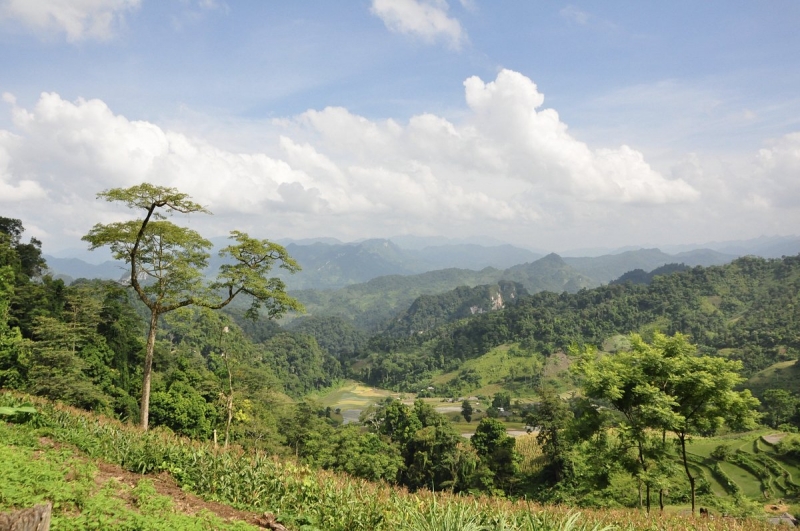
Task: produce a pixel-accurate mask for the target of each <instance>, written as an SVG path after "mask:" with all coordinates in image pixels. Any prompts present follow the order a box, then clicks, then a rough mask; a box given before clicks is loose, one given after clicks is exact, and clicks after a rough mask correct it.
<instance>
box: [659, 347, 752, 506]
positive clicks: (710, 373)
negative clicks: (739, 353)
mask: <svg viewBox="0 0 800 531" xmlns="http://www.w3.org/2000/svg"><path fill="white" fill-rule="evenodd" d="M653 349H654V350H655V351H656V352H660V353H661V355H662V356H663V359H664V360H665V362H666V365H668V366H669V368H670V369H669V370H670V373H671V375H670V379H669V382H668V383H667V385H665V387H664V389H665V392H666V393H668V394H669V395H670V396H671V397H672V398H673V401H672V409H673V412H674V417H673V419H672V424H671V426H670V427H669V429H670V430H671V431H672V432H673V433H675V435H676V436H677V438H678V445H679V447H680V450H681V458H682V460H683V468H684V471H685V472H686V477H687V479H688V480H689V486H690V488H691V495H692V512H694V509H695V477H694V476H693V475H692V472H691V468H690V467H689V463H688V460H687V455H686V441H687V439H688V438H689V436H691V435H693V434H703V435H713V433H714V432H715V431H717V430H718V429H719V428H720V427H721V426H722V424H723V423H727V424H728V425H729V426H730V427H731V428H733V429H747V428H753V427H754V426H755V422H756V419H757V418H758V413H756V411H755V409H756V408H757V407H758V400H757V399H756V398H755V397H753V396H752V395H751V394H750V391H749V390H747V389H746V390H744V391H738V392H737V391H734V387H736V386H737V385H738V384H739V383H741V382H743V381H744V378H742V377H741V376H740V375H739V372H740V371H741V370H742V363H741V362H740V361H731V360H727V359H724V358H718V357H712V356H697V355H696V354H695V350H696V349H695V346H694V345H692V344H690V343H689V341H688V340H687V339H686V336H684V335H682V334H675V336H673V337H666V336H664V335H663V334H656V335H655V337H654V338H653Z"/></svg>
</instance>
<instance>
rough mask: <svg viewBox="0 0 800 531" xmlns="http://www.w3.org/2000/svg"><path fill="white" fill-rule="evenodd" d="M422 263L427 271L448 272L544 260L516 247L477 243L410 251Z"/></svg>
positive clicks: (503, 266)
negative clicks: (440, 270) (455, 269)
mask: <svg viewBox="0 0 800 531" xmlns="http://www.w3.org/2000/svg"><path fill="white" fill-rule="evenodd" d="M409 254H410V255H411V256H414V257H416V259H417V260H418V262H419V263H420V264H421V265H422V266H423V267H424V268H425V269H426V270H427V271H433V270H435V269H447V268H450V267H458V268H462V269H474V270H476V271H478V270H481V269H483V268H485V267H494V268H497V269H506V268H509V267H511V266H513V265H516V264H522V263H524V262H533V261H534V260H538V259H539V258H541V257H542V255H541V254H537V253H534V252H533V251H529V250H527V249H521V248H519V247H514V246H513V245H508V244H504V245H495V246H490V247H487V246H484V245H477V244H474V243H462V244H449V245H438V246H430V247H425V248H423V249H419V250H416V251H409Z"/></svg>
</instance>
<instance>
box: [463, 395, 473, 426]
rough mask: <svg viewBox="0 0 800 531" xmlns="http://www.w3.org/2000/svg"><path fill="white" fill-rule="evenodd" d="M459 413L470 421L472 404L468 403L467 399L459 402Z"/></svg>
mask: <svg viewBox="0 0 800 531" xmlns="http://www.w3.org/2000/svg"><path fill="white" fill-rule="evenodd" d="M461 415H462V416H463V417H464V420H466V421H467V422H472V404H470V403H469V400H464V401H463V402H461Z"/></svg>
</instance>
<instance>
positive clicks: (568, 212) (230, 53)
mask: <svg viewBox="0 0 800 531" xmlns="http://www.w3.org/2000/svg"><path fill="white" fill-rule="evenodd" d="M798 27H800V2H797V1H796V0H770V1H766V2H751V1H738V0H725V1H721V0H717V1H715V0H709V1H706V2H697V1H683V0H674V1H671V2H654V1H652V2H651V1H633V0H630V1H621V0H620V1H617V0H609V1H607V2H602V3H601V2H588V1H587V2H582V1H574V2H569V1H556V0H550V1H532V0H530V1H511V0H493V1H488V0H350V1H338V2H331V1H329V0H298V1H294V2H282V1H265V0H239V1H234V0H0V93H2V101H0V216H5V217H12V218H19V219H21V220H22V222H23V224H24V226H25V227H26V229H27V230H26V236H34V237H36V238H38V239H39V240H41V241H42V242H43V247H44V250H45V252H50V253H53V252H56V251H58V250H63V249H68V248H79V247H85V246H86V244H85V243H83V242H81V241H80V238H81V236H82V235H84V234H86V233H87V232H88V231H89V229H90V228H91V227H92V226H93V225H94V224H95V223H107V222H111V221H116V220H121V219H130V218H131V217H133V216H138V215H139V213H137V212H133V211H130V210H127V209H126V208H125V207H124V206H123V205H118V204H113V203H107V202H105V201H102V200H99V199H97V198H96V194H97V193H98V192H100V191H103V190H107V189H110V188H118V187H129V186H133V185H135V184H138V183H141V182H150V183H153V184H157V185H161V186H167V187H174V188H177V189H178V190H180V191H182V192H186V193H188V194H190V195H191V197H192V198H193V199H195V200H196V201H197V202H199V203H201V204H203V205H205V206H206V207H207V208H208V209H209V210H210V211H212V212H213V215H212V216H206V215H200V214H198V215H192V216H177V217H176V218H175V219H174V221H175V222H176V223H180V224H186V225H187V226H190V227H192V228H194V229H195V230H198V231H199V232H200V233H201V234H203V235H204V236H207V237H217V236H221V235H225V234H227V233H228V231H230V230H234V229H235V230H243V231H246V232H249V233H250V234H251V235H252V236H255V237H259V238H269V239H273V240H274V239H282V238H309V237H323V236H324V237H335V238H339V239H341V240H343V241H354V240H359V239H364V238H385V237H391V236H396V235H409V234H410V235H418V236H444V237H447V238H452V239H454V240H458V239H469V238H476V237H484V236H490V237H492V238H494V239H495V240H500V241H504V242H509V243H512V244H515V245H518V246H522V247H527V248H532V249H537V250H546V251H556V252H558V251H565V250H568V249H575V248H581V247H598V246H603V247H610V248H614V247H622V246H646V247H653V246H659V245H661V246H665V245H679V244H702V243H704V242H711V241H724V240H738V239H749V238H755V237H759V236H762V235H768V236H773V235H779V236H788V235H794V234H797V233H798V230H797V228H796V227H798V224H799V223H800V91H799V90H798V87H800V32H799V31H797V28H798Z"/></svg>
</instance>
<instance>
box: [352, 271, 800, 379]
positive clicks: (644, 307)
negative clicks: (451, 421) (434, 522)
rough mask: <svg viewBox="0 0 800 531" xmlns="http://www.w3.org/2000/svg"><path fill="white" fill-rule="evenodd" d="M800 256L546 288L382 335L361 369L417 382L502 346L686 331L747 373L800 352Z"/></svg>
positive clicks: (556, 346)
mask: <svg viewBox="0 0 800 531" xmlns="http://www.w3.org/2000/svg"><path fill="white" fill-rule="evenodd" d="M798 293H800V257H786V258H783V259H770V260H766V259H761V258H755V257H744V258H740V259H737V260H735V261H734V262H733V263H731V264H729V265H725V266H715V267H708V268H704V267H696V268H693V269H690V270H687V271H682V272H676V273H674V274H670V275H663V276H656V277H654V278H653V279H652V282H651V283H650V284H649V285H634V284H629V283H623V284H614V285H609V286H602V287H598V288H594V289H584V290H580V291H579V292H577V293H567V292H562V293H553V292H541V293H537V294H534V295H531V296H527V297H521V298H518V299H516V300H515V302H514V304H510V305H508V307H507V308H505V309H504V310H503V311H498V312H490V313H483V314H480V315H475V316H474V317H472V318H470V319H465V320H463V321H460V322H454V323H450V324H445V325H442V326H441V327H439V328H437V329H434V330H426V331H425V332H424V333H421V334H420V333H416V334H413V335H412V334H408V335H407V336H406V337H405V338H402V339H401V338H397V337H394V335H392V336H393V337H391V338H390V337H389V335H387V334H384V335H379V336H376V337H375V338H373V340H372V341H371V343H370V346H371V350H370V353H369V354H368V355H367V356H366V357H365V358H364V360H363V361H362V362H361V363H357V364H356V365H355V366H356V367H357V369H356V370H357V373H356V374H358V375H360V376H361V377H363V378H366V379H367V380H368V381H370V382H372V383H374V384H379V383H380V384H381V385H390V386H399V387H400V388H404V389H409V390H410V389H411V388H412V387H411V386H414V385H417V386H418V385H419V384H420V383H424V380H425V378H430V376H432V375H433V374H434V373H435V372H436V371H437V370H453V369H454V368H455V367H457V366H458V364H459V363H460V362H461V361H463V360H465V359H470V358H474V357H477V356H480V355H482V354H484V353H486V352H488V351H489V349H491V348H492V347H495V346H498V345H501V344H503V343H512V342H519V343H521V344H522V345H523V346H524V348H526V349H529V350H531V351H533V352H539V353H543V354H546V355H549V354H552V353H554V352H557V351H565V350H566V349H567V348H568V347H569V346H570V345H571V344H573V343H577V344H594V345H600V344H602V343H603V341H605V340H606V339H608V338H610V337H612V336H614V335H618V334H627V333H630V332H637V331H638V332H643V333H647V332H648V331H652V330H656V329H657V330H661V331H663V332H665V333H669V334H673V333H675V332H681V333H683V334H686V335H688V336H689V337H690V338H691V339H692V340H693V341H694V342H695V343H697V344H698V346H699V348H700V349H701V351H702V352H704V353H708V354H713V355H720V356H724V357H727V358H730V359H735V360H740V361H742V363H743V364H744V371H745V374H747V375H750V374H753V373H755V372H757V371H759V370H761V369H764V368H766V367H767V366H769V365H771V364H772V363H775V362H777V361H781V360H787V359H796V358H797V357H798V354H799V353H800V305H798V303H799V302H800V301H798V296H799V295H798Z"/></svg>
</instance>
